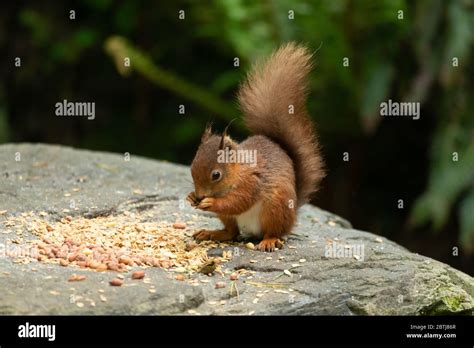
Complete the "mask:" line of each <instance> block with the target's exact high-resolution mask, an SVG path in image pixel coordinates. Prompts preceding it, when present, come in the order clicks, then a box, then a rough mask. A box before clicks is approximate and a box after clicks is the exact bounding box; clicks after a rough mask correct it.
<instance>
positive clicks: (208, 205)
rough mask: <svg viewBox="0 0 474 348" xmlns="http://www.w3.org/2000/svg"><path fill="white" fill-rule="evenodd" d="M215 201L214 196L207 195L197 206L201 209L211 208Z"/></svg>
mask: <svg viewBox="0 0 474 348" xmlns="http://www.w3.org/2000/svg"><path fill="white" fill-rule="evenodd" d="M214 203H215V199H214V198H212V197H206V198H204V199H203V200H202V201H200V202H199V204H198V205H197V206H196V208H198V209H201V210H211V208H212V207H213V206H214Z"/></svg>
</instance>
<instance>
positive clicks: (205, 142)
mask: <svg viewBox="0 0 474 348" xmlns="http://www.w3.org/2000/svg"><path fill="white" fill-rule="evenodd" d="M310 59H311V55H310V54H309V53H308V51H307V49H306V48H304V47H302V46H297V45H295V44H292V43H290V44H287V45H285V46H283V47H281V48H280V49H279V50H278V51H277V52H276V53H274V54H273V55H272V56H271V57H270V58H269V59H268V60H267V61H266V62H265V63H264V64H263V65H257V66H256V67H255V68H254V70H253V71H252V72H251V73H250V75H249V78H248V81H247V82H245V83H244V84H243V85H242V87H241V90H240V92H239V101H240V104H241V107H242V109H243V111H244V114H245V115H244V119H245V122H246V124H247V126H248V127H249V129H250V130H251V131H252V132H253V133H255V134H257V135H255V136H252V137H249V138H248V139H247V140H245V141H244V142H242V143H240V144H238V143H237V142H235V141H233V140H232V139H231V138H230V137H228V136H227V134H226V132H224V134H223V135H221V136H218V135H214V134H212V131H211V129H210V127H208V128H206V131H205V132H204V134H203V137H202V139H201V145H200V146H199V149H198V151H197V153H196V156H195V158H194V160H193V163H192V165H191V172H192V176H193V180H194V185H195V192H192V193H190V195H189V196H188V199H189V200H190V202H192V203H193V204H194V205H195V206H196V207H197V208H199V209H202V210H206V211H212V212H215V213H216V214H218V216H219V218H220V220H221V221H222V223H223V224H224V227H225V229H224V230H219V231H207V230H203V231H199V232H197V233H196V234H195V235H194V236H195V238H196V239H198V240H205V239H213V240H219V241H223V240H229V239H235V238H236V236H237V235H238V233H239V230H238V226H237V223H236V216H238V215H240V214H242V213H243V212H245V211H247V210H249V209H250V208H251V207H252V206H253V205H254V204H255V203H257V202H259V201H261V202H262V212H261V215H260V225H261V229H262V232H263V237H264V239H263V241H262V242H261V243H260V244H259V245H258V248H259V249H260V250H264V251H273V250H274V249H275V248H276V247H281V246H282V243H281V242H280V238H281V237H283V236H284V235H286V234H288V233H290V232H291V229H292V227H293V225H294V223H295V221H296V210H297V208H298V207H299V206H301V205H302V204H304V203H305V202H307V201H308V200H309V198H310V195H311V194H312V193H313V192H314V191H316V189H317V184H318V183H319V182H320V180H321V179H322V178H323V176H324V171H323V161H322V158H321V155H320V153H319V146H318V142H317V138H316V133H315V132H314V129H313V126H312V124H311V121H310V119H309V117H308V114H307V112H306V108H305V102H306V89H307V86H306V78H307V74H308V73H309V71H310V69H311V63H310ZM290 104H291V105H293V106H294V114H289V113H288V107H289V105H290ZM226 147H227V148H229V149H233V150H239V149H240V150H256V151H257V163H256V166H252V165H249V164H246V163H218V161H217V158H218V151H219V150H220V149H225V148H226ZM214 170H219V171H220V172H221V173H222V177H221V179H220V180H219V181H217V182H214V181H212V180H211V175H212V172H213V171H214Z"/></svg>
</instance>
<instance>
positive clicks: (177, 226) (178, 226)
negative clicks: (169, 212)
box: [173, 222, 186, 230]
mask: <svg viewBox="0 0 474 348" xmlns="http://www.w3.org/2000/svg"><path fill="white" fill-rule="evenodd" d="M173 228H175V229H177V230H184V229H185V228H186V224H185V223H183V222H175V223H174V224H173Z"/></svg>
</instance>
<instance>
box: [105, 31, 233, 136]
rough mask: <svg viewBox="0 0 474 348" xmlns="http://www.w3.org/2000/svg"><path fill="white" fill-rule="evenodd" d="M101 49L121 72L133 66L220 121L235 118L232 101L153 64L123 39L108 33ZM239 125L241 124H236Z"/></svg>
mask: <svg viewBox="0 0 474 348" xmlns="http://www.w3.org/2000/svg"><path fill="white" fill-rule="evenodd" d="M104 48H105V51H106V52H107V53H108V54H109V55H110V56H111V57H112V58H113V59H114V61H115V65H116V67H117V70H118V72H119V73H120V74H121V75H123V76H127V75H129V74H130V73H131V71H132V69H134V70H135V71H137V72H139V73H140V74H142V75H143V76H144V77H146V78H147V79H148V80H150V81H152V82H153V83H155V84H156V85H158V86H160V87H162V88H165V89H167V90H169V91H171V92H173V93H176V94H177V95H179V96H181V97H183V98H186V99H188V100H191V101H193V102H195V103H196V104H198V105H200V106H202V107H203V108H206V109H208V110H209V111H211V112H213V113H214V114H215V115H216V116H219V117H220V118H221V119H223V120H224V121H230V120H232V119H234V118H236V117H237V112H236V111H235V110H234V107H233V106H232V104H230V103H227V102H224V101H222V100H221V99H219V97H217V96H215V95H214V94H213V93H212V92H209V91H208V90H206V89H204V88H203V87H201V86H197V85H194V84H192V83H190V82H188V81H185V80H184V79H182V78H181V77H179V76H177V75H175V74H173V73H171V72H169V71H166V70H164V69H162V68H160V67H158V66H156V65H155V64H154V63H153V62H152V60H151V58H150V57H148V56H147V55H146V54H145V53H143V52H141V51H140V50H139V49H137V48H135V47H133V46H132V45H131V44H130V43H129V42H128V41H127V40H126V39H125V38H123V37H120V36H112V37H110V38H108V39H107V40H106V41H105V44H104ZM126 58H129V59H130V66H126V65H125V59H126ZM239 127H242V126H241V125H240V124H239Z"/></svg>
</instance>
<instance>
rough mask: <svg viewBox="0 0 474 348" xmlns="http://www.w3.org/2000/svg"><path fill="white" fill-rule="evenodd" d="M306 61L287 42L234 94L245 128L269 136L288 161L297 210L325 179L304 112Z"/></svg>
mask: <svg viewBox="0 0 474 348" xmlns="http://www.w3.org/2000/svg"><path fill="white" fill-rule="evenodd" d="M311 58H312V55H311V54H310V53H309V51H308V50H307V48H306V47H304V46H300V45H297V44H295V43H288V44H286V45H284V46H282V47H281V48H280V49H278V50H277V51H276V52H275V53H273V55H271V56H270V58H268V59H267V60H266V61H264V62H261V63H259V64H256V65H255V66H254V68H253V70H252V71H251V72H250V73H249V76H248V79H247V81H245V82H244V83H243V84H242V86H241V88H240V91H239V94H238V98H239V103H240V106H241V108H242V111H243V112H244V121H245V124H246V125H247V127H248V128H249V130H250V131H251V132H252V133H254V134H261V135H265V136H267V137H269V138H270V139H271V140H272V141H274V142H275V143H277V144H278V145H280V146H281V147H282V148H283V149H284V150H285V151H286V152H287V153H288V155H289V157H290V158H291V160H292V161H293V166H294V170H295V176H296V193H297V199H298V206H301V205H303V204H304V203H306V202H308V201H309V199H310V196H311V194H312V193H313V192H315V191H316V190H317V188H318V184H319V182H320V181H321V179H322V178H323V177H324V168H323V159H322V156H321V154H320V150H319V143H318V140H317V136H316V132H315V130H314V128H313V124H312V122H311V119H310V118H309V115H308V112H307V110H306V96H307V91H308V83H307V77H308V74H309V72H310V71H311V69H312V63H311Z"/></svg>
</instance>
